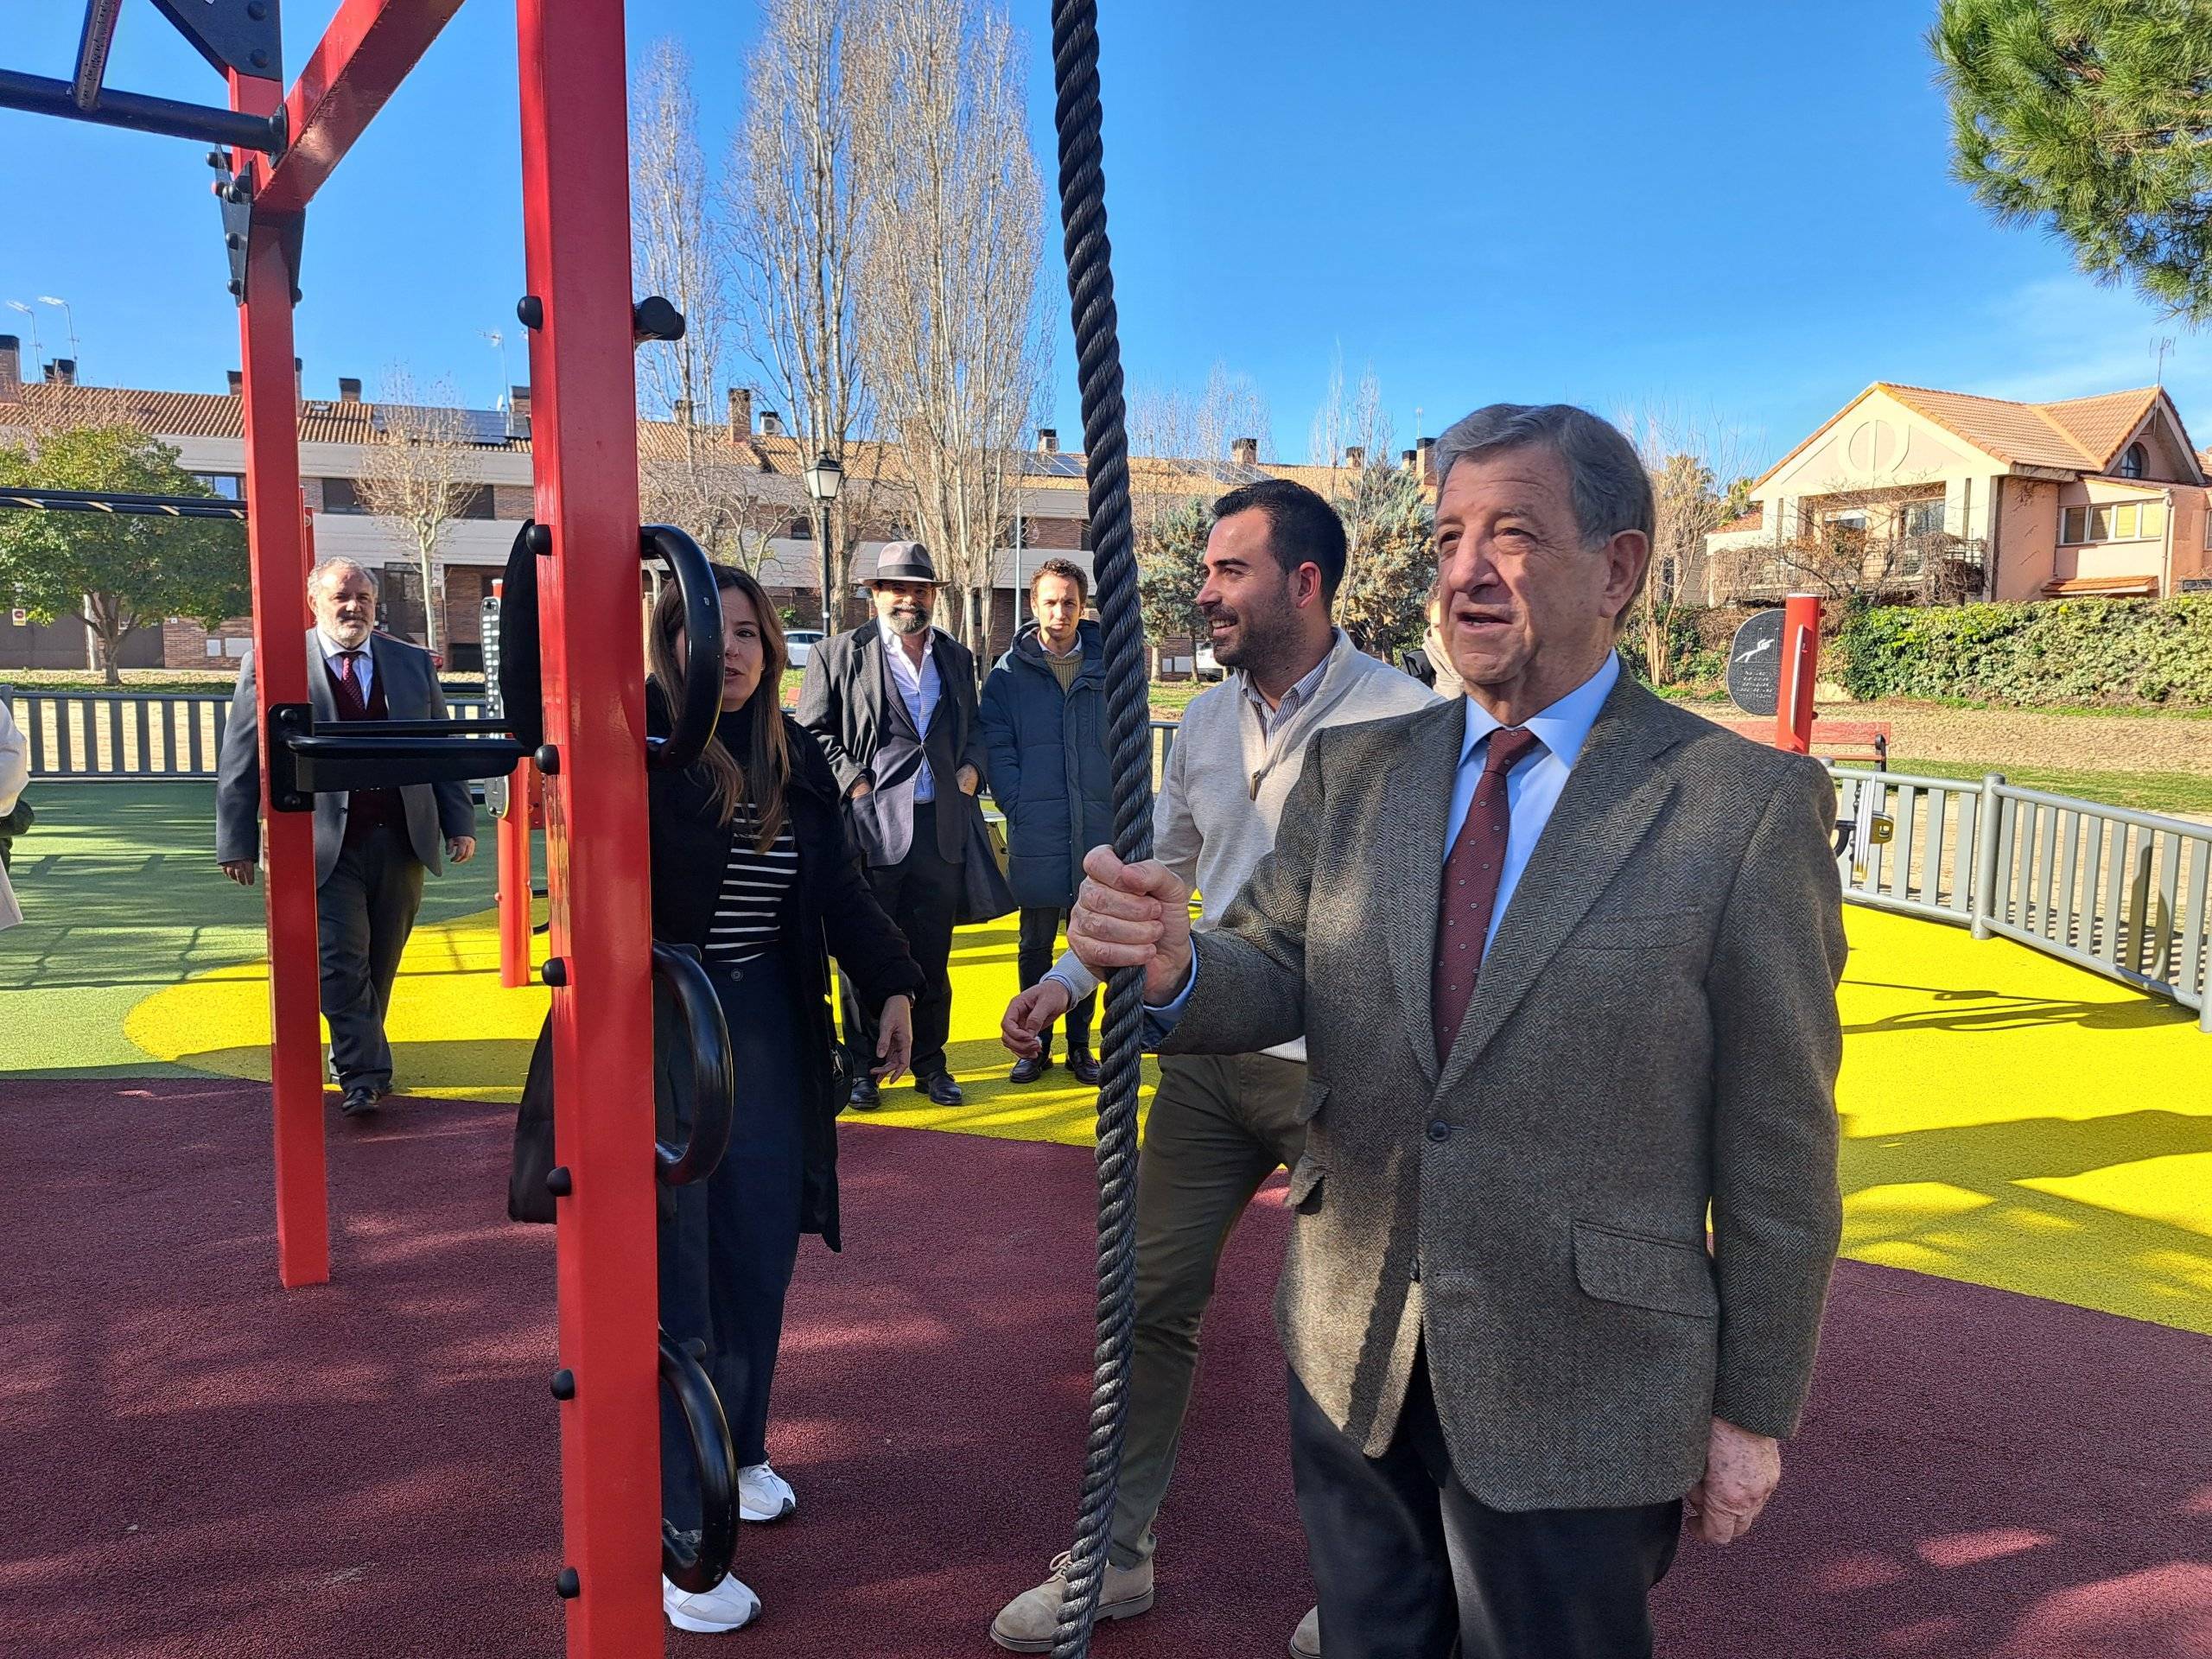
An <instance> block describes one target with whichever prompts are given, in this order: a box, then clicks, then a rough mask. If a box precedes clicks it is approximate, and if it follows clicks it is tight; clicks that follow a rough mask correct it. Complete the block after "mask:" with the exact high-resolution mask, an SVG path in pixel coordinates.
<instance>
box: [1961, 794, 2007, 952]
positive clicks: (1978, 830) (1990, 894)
mask: <svg viewBox="0 0 2212 1659" xmlns="http://www.w3.org/2000/svg"><path fill="white" fill-rule="evenodd" d="M2004 782H2005V774H2004V773H2002V772H1986V773H1985V774H1983V777H1982V780H1981V805H1980V810H1979V811H1977V812H1976V813H1975V814H1974V876H1973V886H1972V888H1971V890H1970V891H1969V892H1968V893H1967V916H1968V917H1969V918H1972V919H1971V921H1970V922H1969V924H1968V927H1969V931H1971V932H1972V933H1973V935H1974V938H1977V939H1988V938H1995V937H1996V935H1995V934H1993V933H1992V932H1991V931H1990V928H1989V918H1991V917H1992V916H1993V915H1994V914H1995V913H1996V912H1995V910H1994V908H1993V906H1994V905H1995V903H1996V895H1997V854H1998V849H1999V845H2000V844H2001V843H2000V842H1999V837H1998V834H1997V829H1998V823H1997V821H1998V816H1999V814H1998V800H1997V791H1998V790H1999V787H2000V786H2001V785H2003V784H2004Z"/></svg>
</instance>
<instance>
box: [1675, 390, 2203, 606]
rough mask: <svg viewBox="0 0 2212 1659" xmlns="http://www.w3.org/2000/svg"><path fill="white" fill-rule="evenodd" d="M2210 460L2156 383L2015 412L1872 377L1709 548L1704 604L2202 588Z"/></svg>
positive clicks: (1779, 466)
mask: <svg viewBox="0 0 2212 1659" xmlns="http://www.w3.org/2000/svg"><path fill="white" fill-rule="evenodd" d="M2208 457H2212V452H2207V454H2199V453H2198V452H2197V451H2196V448H2194V447H2193V446H2192V445H2191V443H2190V438H2189V434H2188V432H2187V430H2186V429H2184V428H2183V425H2182V421H2181V416H2180V414H2179V413H2178V412H2177V410H2175V408H2174V404H2173V400H2172V398H2171V397H2168V396H2167V395H2166V393H2165V391H2164V389H2163V388H2161V387H2158V386H2146V387H2143V388H2140V389H2139V390H2137V391H2115V392H2107V393H2106V394H2104V395H2103V396H2101V397H2075V398H2069V399H2066V400H2064V401H2063V402H2058V403H2049V404H2029V403H2015V402H2010V401H2007V400H2005V399H2004V398H1998V397H1974V396H1973V395H1971V394H1969V393H1966V392H1958V391H1931V390H1929V389H1928V388H1926V387H1922V386H1900V385H1890V384H1889V383H1887V382H1885V381H1877V382H1876V383H1875V384H1874V385H1871V386H1869V387H1867V388H1866V391H1863V392H1861V393H1859V396H1858V397H1854V398H1853V400H1852V401H1851V402H1850V403H1849V404H1847V405H1846V406H1845V407H1844V408H1843V409H1842V410H1840V411H1839V412H1838V413H1837V414H1836V415H1834V416H1832V417H1831V418H1830V419H1829V420H1828V421H1827V422H1826V423H1824V424H1823V425H1822V426H1821V428H1820V429H1819V430H1817V431H1815V433H1814V434H1813V435H1811V436H1810V437H1808V438H1807V439H1806V440H1805V441H1804V442H1802V443H1800V444H1798V445H1797V446H1796V448H1794V449H1792V450H1791V451H1790V452H1789V454H1787V455H1785V456H1783V458H1782V460H1781V461H1778V462H1777V463H1776V464H1775V466H1773V467H1770V469H1769V470H1768V471H1767V473H1766V474H1765V475H1764V477H1762V478H1760V479H1759V480H1758V481H1757V483H1755V484H1754V485H1753V486H1752V489H1751V497H1752V500H1753V503H1754V505H1753V507H1752V510H1751V512H1748V513H1746V514H1745V516H1744V517H1742V518H1738V519H1736V520H1734V521H1733V522H1732V523H1730V524H1724V525H1722V526H1721V528H1720V529H1719V530H1718V531H1714V532H1713V534H1712V535H1711V536H1709V537H1707V541H1706V552H1707V573H1706V588H1707V598H1708V600H1709V601H1710V602H1713V603H1722V602H1726V601H1735V600H1746V599H1750V600H1757V599H1762V598H1770V597H1773V596H1775V595H1777V594H1782V593H1786V592H1790V591H1801V592H1827V593H1829V594H1846V593H1851V592H1869V593H1882V594H1896V595H1900V596H1902V595H1908V594H1910V595H1918V596H1921V597H1925V598H1929V599H1934V600H1946V599H1948V600H1960V599H1978V598H1987V599H1999V600H2035V599H2056V598H2066V597H2082V596H2102V597H2108V598H2120V597H2155V596H2158V595H2163V594H2177V593H2184V592H2191V591H2203V590H2212V512H2208V511H2207V503H2208V497H2212V492H2208V490H2207V488H2206V467H2207V465H2208Z"/></svg>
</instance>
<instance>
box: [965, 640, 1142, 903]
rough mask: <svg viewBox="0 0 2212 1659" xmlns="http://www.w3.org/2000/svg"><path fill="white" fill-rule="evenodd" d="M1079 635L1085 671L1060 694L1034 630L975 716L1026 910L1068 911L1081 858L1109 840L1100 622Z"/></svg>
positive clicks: (1110, 793)
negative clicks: (1055, 909) (1038, 908)
mask: <svg viewBox="0 0 2212 1659" xmlns="http://www.w3.org/2000/svg"><path fill="white" fill-rule="evenodd" d="M1077 632H1078V636H1079V637H1080V638H1081V639H1082V641H1083V667H1082V668H1081V669H1080V670H1079V671H1077V674H1076V677H1075V683H1074V684H1073V685H1071V687H1069V689H1068V690H1067V691H1066V692H1065V694H1063V693H1062V692H1061V690H1060V682H1059V677H1058V675H1056V674H1054V673H1053V672H1052V665H1051V664H1049V663H1048V662H1046V658H1045V648H1044V646H1043V645H1040V644H1039V641H1038V637H1037V625H1036V624H1035V623H1031V624H1030V625H1029V626H1027V627H1026V628H1024V629H1023V630H1022V631H1021V632H1020V634H1019V635H1017V636H1016V637H1015V639H1014V645H1013V647H1012V648H1011V649H1010V650H1009V651H1007V653H1006V655H1005V656H1003V657H1001V658H999V661H998V666H997V667H995V668H994V669H993V670H992V671H991V673H990V677H989V678H988V679H987V680H985V681H984V682H983V700H982V706H981V708H980V709H978V711H977V721H978V722H979V723H980V725H981V726H982V732H983V744H984V747H986V748H987V749H988V750H989V751H990V757H991V798H992V799H993V800H995V801H996V802H997V803H998V806H999V810H1000V811H1001V812H1003V813H1005V814H1006V822H1007V881H1008V883H1009V884H1010V885H1011V886H1012V887H1013V888H1014V898H1015V899H1017V900H1018V901H1019V902H1020V903H1021V904H1023V905H1025V906H1035V907H1042V906H1059V907H1060V908H1062V909H1065V908H1066V907H1067V906H1070V905H1072V904H1073V903H1074V902H1075V893H1076V888H1077V886H1079V885H1080V884H1081V882H1082V880H1083V859H1084V854H1086V853H1088V852H1089V851H1090V849H1092V848H1094V847H1097V846H1102V845H1105V844H1107V843H1109V842H1112V840H1113V839H1114V778H1113V766H1112V765H1111V763H1110V761H1109V757H1108V755H1107V752H1106V652H1105V647H1104V644H1103V636H1102V634H1101V633H1100V632H1099V628H1098V625H1097V624H1096V622H1084V623H1083V624H1081V625H1080V626H1079V627H1078V630H1077Z"/></svg>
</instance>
